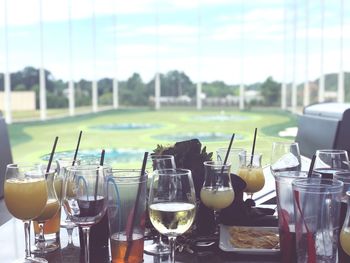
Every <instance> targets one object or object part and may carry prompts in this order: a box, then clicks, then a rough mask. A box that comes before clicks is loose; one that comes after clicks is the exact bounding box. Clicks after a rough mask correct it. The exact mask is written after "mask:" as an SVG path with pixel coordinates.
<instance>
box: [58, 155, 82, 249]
mask: <svg viewBox="0 0 350 263" xmlns="http://www.w3.org/2000/svg"><path fill="white" fill-rule="evenodd" d="M56 163H57V168H58V171H57V173H58V177H59V178H60V180H62V181H64V176H65V173H66V168H67V167H69V166H72V164H73V158H72V157H62V158H59V159H57V160H56ZM74 165H80V160H79V159H76V160H75V162H74ZM61 192H63V190H61ZM56 193H57V192H56ZM60 195H61V194H60ZM62 211H63V213H62V216H61V225H60V226H61V227H62V228H65V229H66V230H67V234H68V244H67V248H72V249H73V248H76V246H75V245H74V243H73V237H72V234H73V230H74V228H75V227H76V224H75V223H73V222H72V221H71V220H70V219H69V216H68V215H67V214H66V212H65V211H64V209H63V210H62Z"/></svg>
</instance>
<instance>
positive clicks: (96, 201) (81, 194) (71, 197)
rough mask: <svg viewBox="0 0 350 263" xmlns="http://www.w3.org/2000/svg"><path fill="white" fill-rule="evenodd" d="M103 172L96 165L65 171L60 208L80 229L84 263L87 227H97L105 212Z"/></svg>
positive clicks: (87, 260) (105, 175) (101, 167)
mask: <svg viewBox="0 0 350 263" xmlns="http://www.w3.org/2000/svg"><path fill="white" fill-rule="evenodd" d="M106 172H107V169H106V167H103V166H98V165H80V166H70V167H67V168H66V178H65V182H64V186H63V206H64V209H65V211H66V213H67V215H68V216H69V219H70V220H71V221H72V222H73V223H75V224H76V225H78V226H79V227H81V228H82V231H83V235H84V244H85V247H84V252H85V262H86V263H89V262H90V253H89V233H90V227H91V226H93V225H95V224H97V223H98V222H99V221H100V220H101V219H102V217H103V216H104V214H105V213H106V209H107V187H106V186H107V185H106V180H107V179H106V178H107V174H106Z"/></svg>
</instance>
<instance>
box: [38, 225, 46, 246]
mask: <svg viewBox="0 0 350 263" xmlns="http://www.w3.org/2000/svg"><path fill="white" fill-rule="evenodd" d="M38 227H39V237H38V241H39V242H40V243H42V242H45V236H44V222H38Z"/></svg>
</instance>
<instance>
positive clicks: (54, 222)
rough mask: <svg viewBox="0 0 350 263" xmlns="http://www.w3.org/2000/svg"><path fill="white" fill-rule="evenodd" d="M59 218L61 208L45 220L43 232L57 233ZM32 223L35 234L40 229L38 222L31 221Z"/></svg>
mask: <svg viewBox="0 0 350 263" xmlns="http://www.w3.org/2000/svg"><path fill="white" fill-rule="evenodd" d="M60 219H61V208H60V209H59V210H58V211H57V213H56V214H55V216H54V217H52V218H51V219H49V220H47V221H45V224H44V234H45V235H47V234H54V233H58V232H59V231H60V224H61V220H60ZM33 225H34V232H35V234H39V233H40V230H39V226H38V222H37V221H33Z"/></svg>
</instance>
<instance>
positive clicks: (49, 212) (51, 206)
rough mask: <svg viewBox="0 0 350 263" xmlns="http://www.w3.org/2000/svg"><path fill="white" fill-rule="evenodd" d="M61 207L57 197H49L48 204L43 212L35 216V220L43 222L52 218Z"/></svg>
mask: <svg viewBox="0 0 350 263" xmlns="http://www.w3.org/2000/svg"><path fill="white" fill-rule="evenodd" d="M59 208H60V203H59V202H58V200H57V199H49V200H47V203H46V206H45V208H44V210H43V211H42V212H41V214H40V215H39V216H38V217H37V218H35V221H38V222H43V221H46V220H49V219H50V218H52V217H53V216H54V215H55V214H56V213H57V211H58V209H59Z"/></svg>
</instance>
